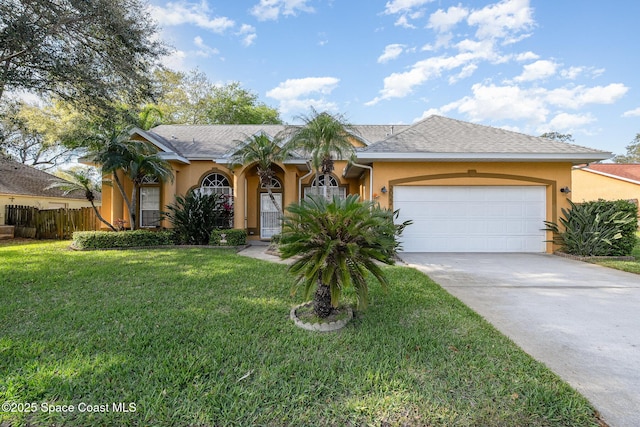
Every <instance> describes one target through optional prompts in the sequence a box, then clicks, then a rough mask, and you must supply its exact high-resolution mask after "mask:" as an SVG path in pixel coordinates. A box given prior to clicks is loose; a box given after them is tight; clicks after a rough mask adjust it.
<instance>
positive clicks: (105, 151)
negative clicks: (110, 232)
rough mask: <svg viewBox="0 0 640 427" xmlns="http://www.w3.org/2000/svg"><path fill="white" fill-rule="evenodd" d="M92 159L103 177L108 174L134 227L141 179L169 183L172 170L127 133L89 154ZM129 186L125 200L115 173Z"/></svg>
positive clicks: (123, 190) (164, 161) (120, 183)
mask: <svg viewBox="0 0 640 427" xmlns="http://www.w3.org/2000/svg"><path fill="white" fill-rule="evenodd" d="M91 157H92V158H93V160H94V161H95V162H96V163H97V164H100V165H101V166H102V173H103V174H112V176H113V180H114V181H115V183H116V186H117V187H118V189H119V190H120V194H121V195H122V198H123V200H124V201H125V203H126V205H127V208H128V209H129V224H130V225H131V229H132V230H133V229H135V228H136V215H135V212H136V208H137V197H138V189H139V188H140V186H141V185H142V181H143V180H144V178H145V177H152V178H158V179H159V180H160V181H166V180H167V179H170V180H172V181H173V170H172V169H171V165H170V164H169V162H167V161H166V160H164V159H162V158H160V157H159V156H158V154H157V150H156V149H155V148H154V147H153V146H152V145H151V144H150V143H148V142H145V141H138V140H132V139H130V138H129V134H128V133H123V134H121V135H119V136H117V137H115V138H112V139H111V140H110V141H109V143H108V144H106V145H105V146H104V147H103V148H102V149H100V150H98V151H95V152H94V153H92V154H91ZM120 170H122V171H123V172H124V175H125V176H126V177H127V178H129V179H130V180H131V182H132V183H133V186H132V189H131V197H128V196H127V194H126V192H125V189H124V185H123V183H122V180H121V179H120V177H119V176H118V173H117V172H118V171H120Z"/></svg>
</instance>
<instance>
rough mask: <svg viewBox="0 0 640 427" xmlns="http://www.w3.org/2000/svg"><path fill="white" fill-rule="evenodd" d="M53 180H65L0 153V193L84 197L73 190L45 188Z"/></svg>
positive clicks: (69, 197)
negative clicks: (68, 192)
mask: <svg viewBox="0 0 640 427" xmlns="http://www.w3.org/2000/svg"><path fill="white" fill-rule="evenodd" d="M54 182H66V181H65V180H64V179H62V178H58V177H57V176H55V175H51V174H49V173H47V172H44V171H41V170H39V169H36V168H34V167H31V166H27V165H24V164H22V163H19V162H16V161H14V160H11V159H8V158H6V157H3V156H2V155H0V193H4V194H15V195H24V196H39V197H62V198H65V199H82V200H84V199H85V196H84V193H83V192H81V191H74V192H72V193H70V194H67V195H64V194H63V193H64V191H63V190H61V189H59V188H49V189H45V188H47V187H48V186H50V185H51V184H53V183H54Z"/></svg>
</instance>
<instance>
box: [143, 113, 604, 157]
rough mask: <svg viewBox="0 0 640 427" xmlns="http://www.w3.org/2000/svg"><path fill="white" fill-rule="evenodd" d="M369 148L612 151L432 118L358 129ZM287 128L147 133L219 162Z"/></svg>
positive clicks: (473, 153)
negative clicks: (250, 140)
mask: <svg viewBox="0 0 640 427" xmlns="http://www.w3.org/2000/svg"><path fill="white" fill-rule="evenodd" d="M353 127H354V128H355V130H356V132H357V134H358V135H357V136H358V137H360V138H361V139H362V140H363V142H364V143H365V144H367V145H368V146H367V147H365V148H362V149H359V150H358V159H359V160H362V161H371V160H373V159H378V160H394V159H396V158H398V159H399V158H402V159H403V160H425V159H428V158H434V159H435V158H438V159H441V160H442V159H444V160H454V159H477V160H491V159H507V160H517V159H522V160H526V159H529V160H546V159H555V160H565V161H572V162H574V163H580V162H583V163H586V162H592V161H597V160H604V159H607V158H609V157H611V153H608V152H605V151H601V150H594V149H591V148H586V147H581V146H578V145H575V144H567V143H564V142H560V141H554V140H550V139H546V138H540V137H534V136H530V135H524V134H521V133H517V132H511V131H508V130H504V129H498V128H494V127H489V126H482V125H478V124H473V123H467V122H463V121H460V120H455V119H449V118H446V117H441V116H430V117H428V118H426V119H424V120H422V121H420V122H417V123H415V124H413V125H355V126H353ZM285 128H286V126H285V125H161V126H158V127H155V128H153V129H151V130H150V131H147V132H146V134H147V135H148V136H150V137H152V138H155V139H156V140H157V141H158V142H160V143H161V144H163V145H164V146H166V147H167V148H168V149H169V150H171V151H173V152H174V153H176V154H178V155H179V156H183V157H184V158H186V159H190V160H195V159H211V160H214V159H217V158H221V157H223V156H224V155H226V154H229V153H231V152H232V151H233V150H234V148H236V147H237V146H238V144H239V141H243V140H245V139H246V138H247V137H248V136H251V135H254V134H257V133H260V132H265V133H267V134H268V135H270V136H275V135H277V134H278V133H279V132H281V131H283V130H285Z"/></svg>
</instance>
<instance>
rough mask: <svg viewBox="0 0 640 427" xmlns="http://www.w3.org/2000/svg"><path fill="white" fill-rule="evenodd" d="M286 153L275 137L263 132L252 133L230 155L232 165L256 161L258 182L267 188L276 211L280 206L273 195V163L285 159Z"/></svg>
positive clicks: (280, 208)
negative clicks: (272, 137)
mask: <svg viewBox="0 0 640 427" xmlns="http://www.w3.org/2000/svg"><path fill="white" fill-rule="evenodd" d="M286 155H287V153H286V150H285V149H283V148H282V147H281V146H280V145H279V144H278V140H277V139H271V138H269V137H268V136H267V135H265V134H258V135H252V136H251V137H249V138H248V141H247V142H246V143H245V144H244V145H243V146H242V147H241V148H240V149H239V150H238V151H236V152H235V153H234V155H233V156H232V157H231V165H232V167H234V166H238V165H249V164H252V163H257V168H258V176H259V177H260V184H261V186H262V187H264V188H265V189H266V190H267V193H268V194H269V198H270V199H271V203H273V206H275V207H276V210H277V211H278V212H282V207H281V206H280V205H279V204H278V202H276V198H275V197H274V196H273V192H272V187H271V180H272V178H273V177H274V176H275V172H274V170H273V164H274V163H277V162H280V161H282V160H284V159H285V157H286Z"/></svg>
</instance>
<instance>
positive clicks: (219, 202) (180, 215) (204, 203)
mask: <svg viewBox="0 0 640 427" xmlns="http://www.w3.org/2000/svg"><path fill="white" fill-rule="evenodd" d="M167 209H169V212H166V213H165V215H166V217H167V218H168V219H169V221H170V222H171V225H172V226H173V232H174V233H175V236H176V241H177V242H178V243H181V244H185V245H208V244H209V240H210V238H211V232H212V231H213V230H214V229H216V228H228V227H229V225H230V222H231V218H232V217H233V210H232V207H231V206H230V205H229V203H228V198H227V197H226V196H224V195H221V194H201V193H196V192H193V191H192V192H190V193H189V194H187V195H186V196H185V197H182V196H177V197H176V202H175V203H174V204H173V205H169V206H167Z"/></svg>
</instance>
